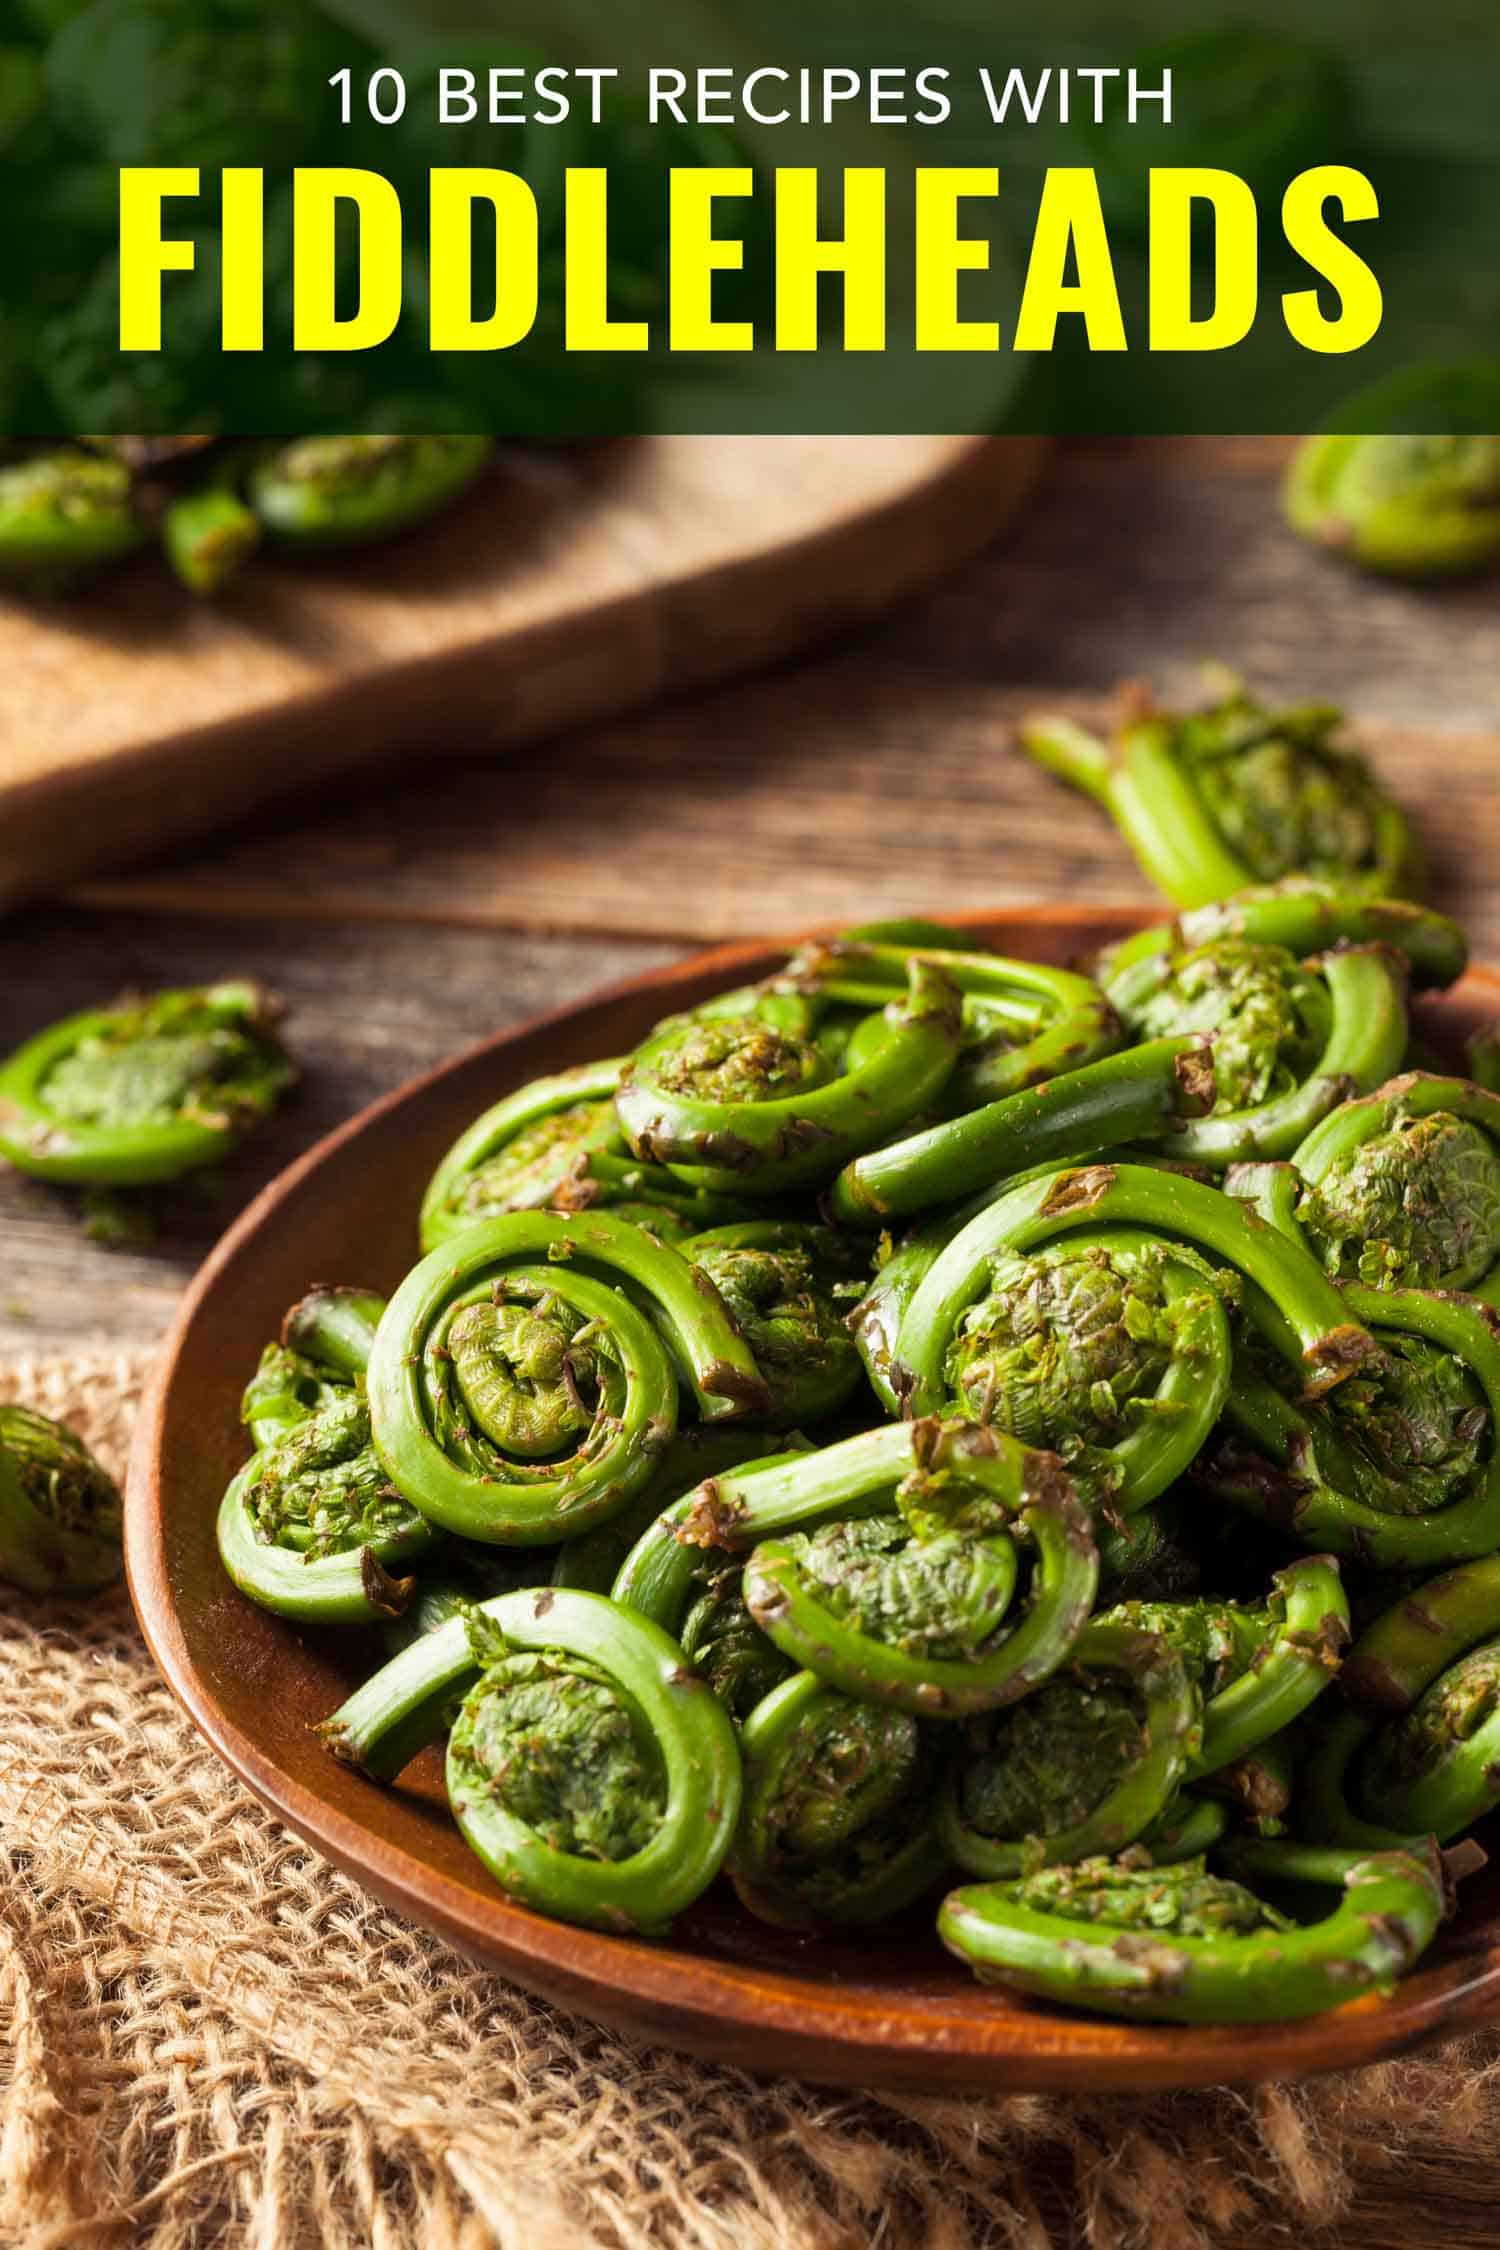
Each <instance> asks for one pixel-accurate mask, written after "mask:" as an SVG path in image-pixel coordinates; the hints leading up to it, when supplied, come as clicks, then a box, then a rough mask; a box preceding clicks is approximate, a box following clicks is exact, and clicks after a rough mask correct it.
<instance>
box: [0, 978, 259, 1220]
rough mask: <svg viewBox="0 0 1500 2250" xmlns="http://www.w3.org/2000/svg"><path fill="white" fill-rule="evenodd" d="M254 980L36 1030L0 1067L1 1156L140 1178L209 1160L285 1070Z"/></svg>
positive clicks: (39, 1169) (94, 1179) (27, 1166)
mask: <svg viewBox="0 0 1500 2250" xmlns="http://www.w3.org/2000/svg"><path fill="white" fill-rule="evenodd" d="M279 1013H280V1010H279V1005H278V1003H277V1002H275V1001H274V1000H273V999H272V998H271V996H270V995H269V994H267V993H266V992H263V991H262V990H261V988H260V987H259V986H258V985H255V984H249V983H231V984H215V985H205V986H202V987H200V988H197V989H193V990H188V991H181V992H158V993H156V994H154V995H153V996H152V997H151V998H149V999H144V1000H124V1001H121V1002H120V1003H119V1004H118V1006H116V1007H113V1008H106V1009H98V1010H93V1011H91V1012H89V1013H88V1014H85V1015H79V1016H70V1017H69V1018H68V1019H67V1021H66V1022H64V1023H59V1024H54V1025H53V1026H52V1028H51V1030H49V1031H43V1032H39V1033H38V1035H37V1036H36V1037H35V1038H34V1039H30V1040H28V1041H27V1043H26V1044H25V1046H23V1047H20V1048H18V1049H17V1050H16V1052H15V1053H14V1054H13V1055H11V1056H10V1058H9V1060H8V1061H6V1062H5V1063H4V1064H3V1065H0V1155H3V1156H5V1157H6V1158H8V1159H9V1161H10V1162H11V1163H12V1164H14V1165H15V1167H16V1169H17V1170H18V1171H21V1172H29V1173H30V1174H31V1175H32V1177H33V1178H35V1179H41V1180H59V1181H66V1182H71V1183H74V1184H76V1185H81V1186H97V1187H139V1186H145V1185H149V1184H150V1183H152V1182H155V1181H161V1180H174V1179H177V1178H179V1177H180V1175H181V1174H182V1173H184V1172H190V1171H193V1170H195V1169H197V1168H198V1167H199V1166H201V1165H204V1164H213V1163H215V1162H217V1161H218V1159H219V1158H220V1157H222V1156H223V1155H225V1154H226V1153H227V1151H228V1150H229V1149H231V1148H232V1147H233V1146H234V1145H235V1143H236V1142H238V1141H239V1140H241V1139H242V1138H243V1137H244V1135H245V1134H246V1133H247V1132H248V1131H249V1130H250V1129H251V1127H252V1126H254V1125H256V1124H258V1123H259V1122H260V1120H261V1119H262V1118H264V1117H265V1116H267V1115H268V1114H269V1112H270V1111H271V1109H272V1107H273V1106H274V1104H275V1102H276V1099H277V1097H278V1095H279V1094H280V1093H281V1092H282V1091H283V1089H284V1088H285V1087H286V1086H288V1085H289V1084H290V1083H291V1080H292V1078H293V1077H294V1075H295V1073H294V1071H293V1068H292V1065H291V1063H290V1062H289V1060H288V1058H287V1055H286V1053H285V1050H284V1049H283V1048H282V1046H281V1044H280V1042H279V1040H278V1039H277V1037H276V1034H275V1030H274V1028H273V1027H274V1025H275V1022H276V1018H277V1016H278V1015H279Z"/></svg>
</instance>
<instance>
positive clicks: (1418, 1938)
mask: <svg viewBox="0 0 1500 2250" xmlns="http://www.w3.org/2000/svg"><path fill="white" fill-rule="evenodd" d="M1238 1865H1239V1866H1240V1868H1241V1869H1242V1870H1243V1871H1244V1872H1246V1873H1253V1874H1255V1875H1257V1876H1258V1877H1260V1878H1262V1879H1264V1880H1268V1881H1275V1880H1278V1879H1279V1880H1283V1881H1287V1882H1294V1883H1297V1882H1300V1883H1307V1882H1312V1883H1319V1884H1323V1885H1326V1886H1328V1887H1330V1888H1332V1889H1334V1890H1335V1891H1336V1893H1337V1894H1338V1895H1337V1898H1336V1903H1335V1905H1334V1906H1333V1908H1332V1910H1331V1911H1330V1912H1329V1913H1328V1914H1326V1915H1325V1916H1324V1917H1323V1919H1322V1920H1321V1921H1316V1922H1312V1923H1308V1924H1305V1925H1300V1926H1299V1925H1298V1924H1296V1923H1294V1922H1292V1921H1291V1919H1290V1918H1289V1917H1288V1916H1287V1915H1285V1914H1283V1913H1281V1912H1279V1911H1278V1910H1277V1909H1276V1908H1275V1907H1273V1906H1270V1905H1268V1904H1267V1903H1266V1902H1265V1901H1264V1900H1263V1899H1261V1898H1259V1897H1257V1896H1256V1894H1255V1893H1254V1892H1253V1891H1251V1890H1248V1889H1247V1888H1246V1887H1245V1885H1244V1884H1243V1883H1241V1882H1239V1881H1236V1880H1234V1879H1233V1878H1229V1877H1223V1876H1216V1875H1211V1874H1210V1873H1209V1872H1208V1870H1207V1868H1206V1867H1205V1865H1204V1862H1203V1861H1202V1860H1201V1859H1197V1860H1186V1861H1183V1862H1181V1863H1179V1864H1176V1865H1172V1866H1168V1867H1154V1866H1143V1865H1141V1864H1140V1862H1139V1861H1138V1860H1137V1859H1135V1858H1134V1857H1133V1856H1127V1857H1125V1858H1123V1859H1116V1860H1110V1859H1103V1858H1100V1859H1088V1860H1085V1861H1083V1862H1082V1864H1081V1865H1079V1866H1076V1867H1044V1868H1041V1869H1038V1870H1037V1871H1036V1872H1035V1873H1033V1874H1027V1875H1023V1876H1021V1877H1020V1878H1019V1879H1018V1880H1016V1881H1012V1882H1005V1883H991V1884H976V1885H973V1886H970V1887H968V1888H966V1889H963V1890H958V1891H954V1892H952V1893H950V1895H949V1896H948V1898H947V1899H946V1900H945V1901H944V1903H943V1907H942V1911H941V1913H940V1914H939V1916H938V1935H939V1937H941V1939H942V1941H943V1943H944V1944H945V1945H946V1946H947V1947H948V1950H949V1951H950V1952H951V1953H955V1954H957V1956H958V1958H959V1959H960V1960H962V1961H967V1962H968V1964H969V1966H970V1968H971V1969H973V1971H974V1973H975V1975H976V1976H977V1977H978V1978H979V1980H980V1982H981V1983H987V1984H988V1983H992V1984H1005V1985H1009V1986H1012V1987H1013V1988H1015V1989H1016V1990H1018V1991H1022V1992H1034V1993H1037V1994H1039V1995H1040V1996H1041V1997H1042V1998H1043V1999H1047V2000H1061V2001H1065V2002H1067V2003H1069V2004H1070V2005H1072V2006H1074V2007H1081V2008H1089V2009H1093V2010H1095V2011H1096V2012H1098V2013H1101V2014H1105V2015H1119V2016H1141V2017H1144V2018H1146V2019H1147V2020H1148V2021H1156V2022H1163V2023H1281V2022H1286V2021H1289V2020H1291V2019H1293V2018H1295V2017H1298V2016H1310V2015H1318V2014H1321V2013H1322V2012H1323V2011H1324V2010H1325V2009H1328V2008H1337V2007H1340V2006H1342V2004H1343V2003H1344V2002H1345V2001H1346V2000H1354V1999H1358V1998H1359V1997H1360V1995H1361V1994H1363V1993H1366V1992H1372V1991H1373V1992H1384V1991H1388V1990H1389V1989H1390V1987H1391V1986H1392V1985H1393V1984H1394V1983H1395V1982H1396V1980H1397V1978H1398V1977H1400V1976H1402V1975H1404V1974H1405V1972H1406V1971H1407V1970H1408V1969H1409V1968H1410V1967H1411V1966H1412V1964H1413V1963H1414V1962H1415V1961H1417V1960H1418V1959H1419V1958H1420V1957H1421V1955H1422V1953H1423V1952H1425V1950H1426V1948H1427V1947H1428V1946H1429V1945H1430V1944H1431V1942H1432V1939H1433V1937H1434V1935H1435V1934H1436V1931H1437V1927H1438V1924H1439V1922H1440V1921H1441V1920H1442V1917H1443V1911H1444V1894H1443V1883H1442V1875H1441V1870H1440V1869H1439V1867H1438V1865H1437V1862H1436V1859H1435V1857H1434V1855H1433V1854H1432V1853H1431V1852H1430V1851H1429V1852H1427V1853H1425V1854H1424V1853H1420V1852H1386V1853H1374V1854H1368V1855H1365V1856H1361V1855H1360V1854H1359V1853H1356V1852H1337V1851H1317V1850H1312V1849H1309V1848H1307V1847H1305V1846H1299V1845H1286V1844H1276V1843H1264V1844H1256V1845H1254V1846H1246V1847H1243V1848H1242V1851H1241V1853H1240V1855H1239V1859H1238Z"/></svg>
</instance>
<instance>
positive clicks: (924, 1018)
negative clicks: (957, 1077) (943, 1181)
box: [615, 956, 961, 1196]
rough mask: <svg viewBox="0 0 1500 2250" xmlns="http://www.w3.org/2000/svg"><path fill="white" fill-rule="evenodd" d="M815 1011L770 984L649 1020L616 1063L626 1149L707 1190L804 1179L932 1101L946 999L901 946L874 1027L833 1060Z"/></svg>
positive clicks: (765, 1190) (795, 1183)
mask: <svg viewBox="0 0 1500 2250" xmlns="http://www.w3.org/2000/svg"><path fill="white" fill-rule="evenodd" d="M817 1014H818V1010H817V1007H816V1006H815V1005H814V1004H812V1003H811V1002H806V1001H801V1002H799V999H798V997H797V995H796V994H795V993H784V992H775V991H772V992H769V993H768V994H767V995H766V1000H765V1002H764V1003H756V1002H755V1001H754V1000H752V1004H751V1005H749V1006H744V1007H740V1008H738V1009H736V1010H734V1011H733V1012H731V1011H730V1010H729V1009H728V1008H725V1009H723V1011H722V1012H720V1011H718V1010H715V1009H713V1008H709V1009H700V1010H698V1011H697V1012H696V1013H695V1014H693V1015H690V1016H680V1017H676V1018H674V1019H671V1020H669V1021H668V1022H667V1023H665V1024H662V1025H659V1026H658V1028H657V1029H656V1031H654V1032H653V1033H652V1035H651V1037H650V1038H649V1039H648V1040H647V1041H646V1042H645V1044H644V1045H643V1046H641V1047H639V1048H637V1050H636V1052H635V1053H634V1054H633V1055H632V1056H631V1058H630V1060H629V1061H628V1062H627V1064H626V1065H625V1068H624V1071H623V1072H622V1074H621V1077H620V1084H619V1089H618V1091H617V1093H616V1095H615V1109H616V1112H617V1114H618V1116H619V1120H620V1124H621V1128H622V1130H623V1131H624V1134H625V1138H626V1140H627V1141H628V1142H629V1143H630V1146H631V1148H632V1149H633V1150H634V1152H635V1154H636V1155H637V1156H638V1157H640V1158H641V1159H643V1160H644V1161H647V1162H650V1163H659V1164H665V1165H666V1166H667V1167H668V1168H669V1169H670V1170H671V1171H673V1172H675V1173H677V1174H678V1176H679V1177H680V1178H682V1179H684V1180H686V1181H687V1182H688V1184H689V1185H690V1186H693V1187H701V1188H706V1189H708V1190H710V1191H711V1192H715V1193H722V1194H728V1195H740V1194H743V1195H756V1196H760V1195H766V1194H773V1193H778V1192H780V1191H781V1190H782V1189H784V1188H791V1187H799V1186H801V1187H805V1186H816V1185H818V1184H819V1183H821V1182H822V1181H825V1180H828V1179H831V1178H832V1176H833V1174H834V1173H835V1172H836V1171H837V1170H838V1169H839V1167H840V1165H842V1164H844V1163H846V1162H847V1161H848V1159H849V1158H850V1157H851V1156H855V1155H858V1153H859V1152H860V1151H861V1150H862V1149H866V1148H871V1147H873V1146H874V1145H875V1144H876V1143H877V1142H878V1141H880V1140H881V1139H883V1138H884V1137H885V1136H886V1135H887V1134H889V1133H892V1132H895V1131H897V1130H898V1129H899V1128H900V1127H901V1126H902V1125H904V1124H906V1123H907V1122H908V1120H909V1119H911V1118H913V1117H915V1116H916V1115H917V1114H918V1113H919V1112H920V1111H922V1110H923V1109H925V1108H926V1107H927V1106H928V1104H929V1103H930V1102H932V1101H933V1100H935V1099H936V1097H937V1096H938V1094H939V1093H940V1092H941V1091H942V1088H943V1086H944V1085H945V1083H946V1081H947V1079H948V1077H949V1075H950V1074H951V1072H952V1069H953V1065H954V1060H955V1058H956V1056H957V1053H958V1044H959V1036H960V1030H961V1006H960V1000H959V995H958V992H957V991H956V989H955V988H954V986H953V985H952V983H950V981H949V980H948V978H947V977H946V976H945V975H944V974H943V973H942V971H941V970H939V969H937V968H935V967H933V966H931V965H930V964H929V963H928V962H926V961H925V960H924V959H922V958H921V957H920V956H914V957H913V959H912V962H911V966H910V972H909V976H908V980H907V992H906V997H905V1000H904V1001H900V1002H895V1003H893V1004H892V1006H891V1007H890V1009H889V1010H888V1011H887V1021H886V1026H885V1030H886V1036H885V1037H883V1038H882V1040H881V1041H880V1042H879V1044H878V1046H877V1047H876V1050H875V1052H874V1053H873V1055H871V1056H870V1057H869V1058H868V1059H867V1060H865V1061H863V1062H862V1063H860V1064H859V1065H858V1066H857V1067H856V1068H854V1069H852V1070H841V1069H840V1068H839V1067H838V1063H837V1062H836V1060H835V1059H834V1058H833V1057H832V1056H831V1055H830V1054H829V1053H828V1052H827V1050H826V1049H825V1048H824V1047H821V1046H820V1045H819V1044H818V1043H817V1040H816V1038H815V1037H814V1036H813V1032H814V1030H815V1026H816V1020H817Z"/></svg>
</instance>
